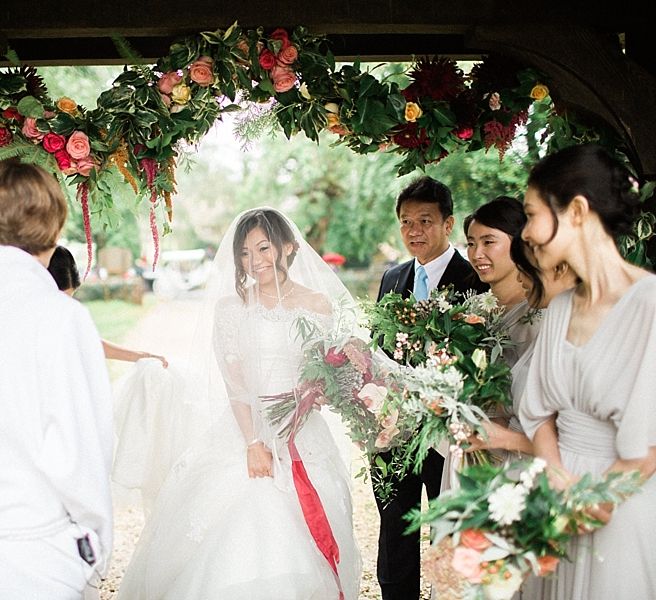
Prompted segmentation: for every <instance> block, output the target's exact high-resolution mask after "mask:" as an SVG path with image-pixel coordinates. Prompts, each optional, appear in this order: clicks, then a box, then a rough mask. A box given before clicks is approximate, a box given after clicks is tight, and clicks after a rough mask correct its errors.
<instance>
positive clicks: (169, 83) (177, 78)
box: [157, 71, 182, 94]
mask: <svg viewBox="0 0 656 600" xmlns="http://www.w3.org/2000/svg"><path fill="white" fill-rule="evenodd" d="M181 81H182V75H179V74H178V72H177V71H169V72H168V73H164V75H162V76H161V77H160V78H159V81H158V82H157V89H158V90H159V91H160V92H162V94H170V93H171V92H172V91H173V88H174V87H175V86H176V85H178V83H180V82H181Z"/></svg>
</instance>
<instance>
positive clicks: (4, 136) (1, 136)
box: [0, 127, 13, 148]
mask: <svg viewBox="0 0 656 600" xmlns="http://www.w3.org/2000/svg"><path fill="white" fill-rule="evenodd" d="M12 139H13V136H12V135H11V131H9V129H7V128H6V127H0V148H2V146H7V145H8V144H11V140H12Z"/></svg>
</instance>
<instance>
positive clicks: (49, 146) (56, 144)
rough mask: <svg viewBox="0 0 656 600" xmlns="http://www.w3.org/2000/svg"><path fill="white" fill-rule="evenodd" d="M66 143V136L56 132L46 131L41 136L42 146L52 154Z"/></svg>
mask: <svg viewBox="0 0 656 600" xmlns="http://www.w3.org/2000/svg"><path fill="white" fill-rule="evenodd" d="M65 145H66V138H65V137H64V136H63V135H59V134H58V133H46V134H45V135H44V136H43V147H44V148H45V149H46V151H47V152H50V154H54V153H55V152H57V151H58V150H61V149H62V148H63V147H64V146H65Z"/></svg>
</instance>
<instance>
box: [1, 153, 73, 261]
mask: <svg viewBox="0 0 656 600" xmlns="http://www.w3.org/2000/svg"><path fill="white" fill-rule="evenodd" d="M67 212H68V207H67V205H66V198H65V197H64V192H63V191H62V189H61V186H60V185H59V182H58V181H57V180H56V179H55V177H54V176H53V175H51V174H50V173H48V172H47V171H45V170H44V169H42V168H41V167H38V166H36V165H31V164H25V163H21V162H18V161H17V160H15V159H11V160H3V161H0V244H2V245H5V246H16V247H17V248H20V249H21V250H24V251H25V252H29V253H30V254H40V253H41V252H45V251H46V250H50V249H51V248H53V247H54V246H55V245H56V244H57V239H58V238H59V234H60V233H61V230H62V227H64V223H65V222H66V214H67Z"/></svg>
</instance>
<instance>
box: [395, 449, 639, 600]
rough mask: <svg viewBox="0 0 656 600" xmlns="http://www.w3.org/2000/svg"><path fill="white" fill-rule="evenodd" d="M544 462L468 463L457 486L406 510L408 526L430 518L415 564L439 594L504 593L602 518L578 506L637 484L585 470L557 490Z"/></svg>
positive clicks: (619, 495) (491, 598) (494, 597)
mask: <svg viewBox="0 0 656 600" xmlns="http://www.w3.org/2000/svg"><path fill="white" fill-rule="evenodd" d="M545 467H546V463H545V462H544V461H543V460H542V459H539V458H536V459H534V460H533V461H532V462H531V463H529V464H528V465H526V464H525V463H524V464H522V463H514V464H510V465H506V466H504V467H498V466H497V467H494V466H491V465H475V466H472V467H468V468H466V469H465V470H463V472H461V473H460V474H459V477H460V484H461V485H460V487H459V488H458V489H452V490H449V491H447V492H445V493H443V494H441V495H440V497H439V498H437V499H435V500H432V501H431V503H430V505H429V509H428V511H427V512H426V513H424V514H422V513H421V511H420V510H414V511H412V512H411V513H410V514H409V515H408V517H407V519H408V520H409V521H410V522H411V526H410V529H413V530H416V529H418V528H419V527H420V526H421V525H422V524H423V523H430V525H431V532H432V536H433V539H432V545H431V547H430V548H429V549H428V552H427V554H426V556H425V558H424V559H423V567H424V569H425V572H426V574H427V576H428V577H429V579H430V580H431V581H432V583H433V585H435V587H436V591H437V596H438V597H439V598H443V599H447V600H456V599H463V600H464V599H467V600H477V599H486V600H506V599H507V600H509V599H510V598H511V597H512V596H513V594H515V592H516V591H517V590H518V589H519V587H520V585H521V584H522V582H523V581H524V579H525V578H526V577H528V576H529V575H530V574H531V573H533V574H535V575H537V576H545V575H547V574H548V573H551V572H553V571H554V570H555V569H556V567H557V565H558V562H559V561H560V559H561V558H565V559H566V558H567V544H568V542H569V541H570V540H571V539H572V538H573V537H574V536H575V535H576V534H577V530H578V529H579V528H580V527H581V526H583V527H586V528H588V529H593V528H596V527H600V526H601V525H602V523H601V522H600V521H598V520H596V519H594V518H593V517H592V516H590V515H589V514H588V513H586V508H587V507H591V506H594V505H596V504H601V503H613V504H617V503H619V502H621V501H622V500H624V499H625V498H626V497H627V496H629V495H631V494H633V493H634V492H636V491H637V490H638V489H639V475H638V473H637V472H632V473H625V474H620V473H611V474H610V475H608V476H607V477H606V478H605V479H601V480H594V479H593V478H592V477H591V476H590V475H585V476H584V477H582V478H581V479H580V480H579V481H578V482H577V483H575V484H574V485H573V486H571V487H570V488H568V489H567V490H565V491H557V490H555V489H553V488H552V487H550V485H549V480H548V477H547V474H546V472H545Z"/></svg>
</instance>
